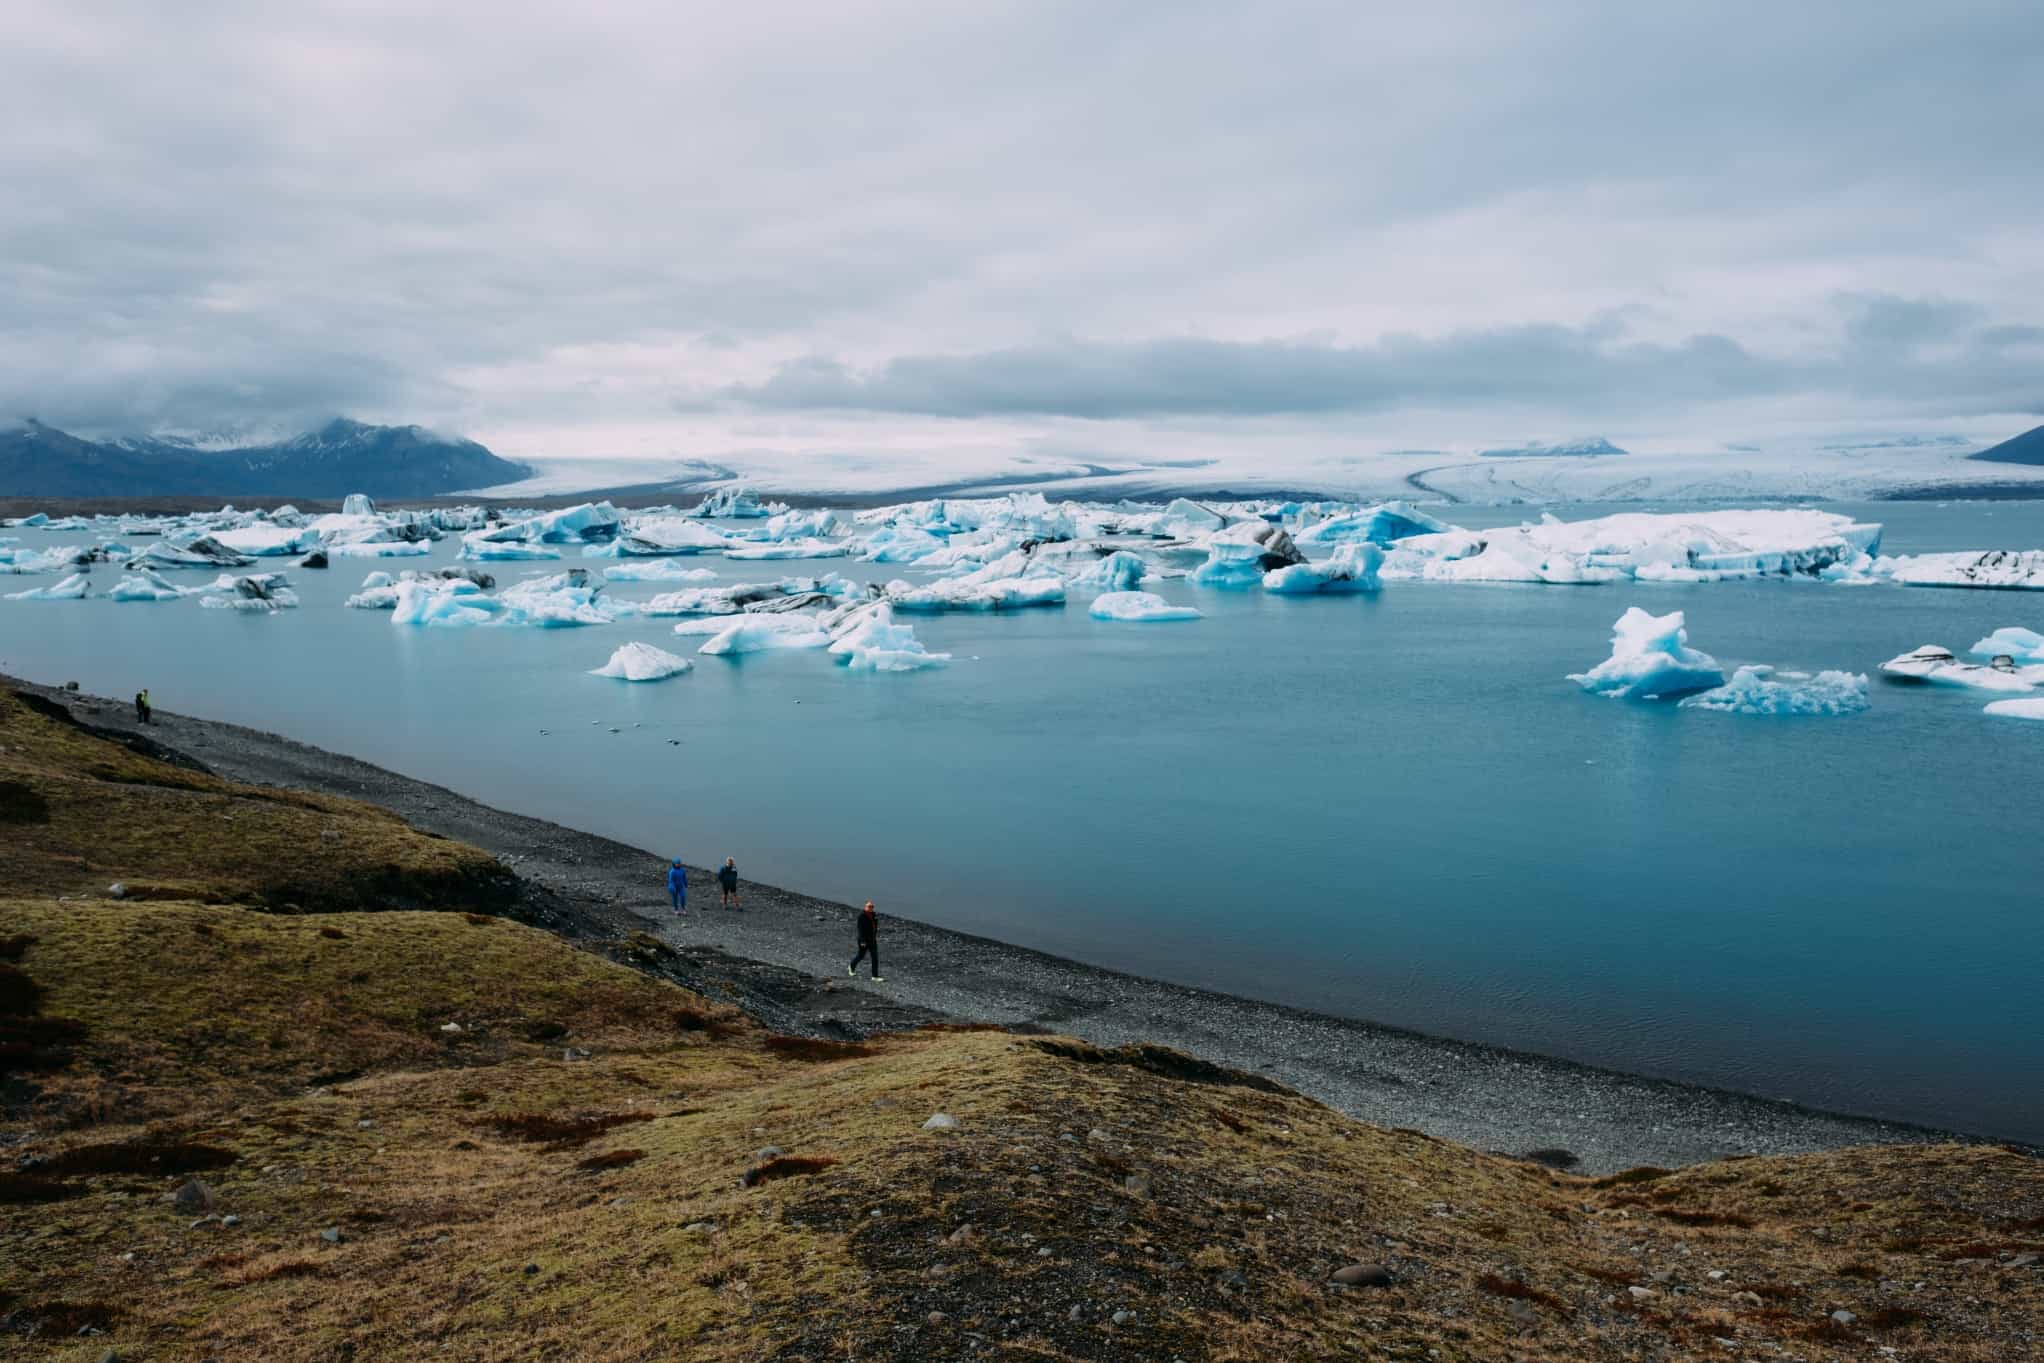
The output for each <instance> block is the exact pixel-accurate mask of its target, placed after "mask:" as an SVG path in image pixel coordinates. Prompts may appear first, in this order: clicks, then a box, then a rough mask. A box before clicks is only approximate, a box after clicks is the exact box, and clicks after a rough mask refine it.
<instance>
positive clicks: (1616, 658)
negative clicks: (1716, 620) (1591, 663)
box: [1569, 606, 1725, 700]
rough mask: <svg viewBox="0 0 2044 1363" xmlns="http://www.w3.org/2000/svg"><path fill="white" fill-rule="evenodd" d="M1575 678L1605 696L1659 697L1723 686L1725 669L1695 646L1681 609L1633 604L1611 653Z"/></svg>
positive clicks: (1618, 626) (1614, 632) (1615, 631)
mask: <svg viewBox="0 0 2044 1363" xmlns="http://www.w3.org/2000/svg"><path fill="white" fill-rule="evenodd" d="M1569 680H1570V681H1572V682H1574V683H1576V684H1577V685H1578V686H1580V687H1582V688H1583V689H1584V690H1585V691H1590V692H1593V693H1595V694H1597V695H1600V696H1611V697H1614V698H1624V699H1634V698H1637V699H1645V700H1659V699H1665V698H1667V697H1670V696H1680V695H1685V694H1687V693H1689V692H1692V691H1704V690H1708V689H1709V688H1711V687H1713V686H1722V685H1723V684H1724V680H1725V672H1724V669H1723V668H1721V667H1719V666H1718V661H1717V659H1715V658H1713V657H1711V656H1710V655H1709V654H1708V653H1704V652H1701V651H1700V650H1697V649H1694V648H1691V647H1689V631H1688V630H1687V629H1685V628H1683V622H1682V612H1681V611H1670V612H1669V613H1668V614H1666V615H1649V614H1647V613H1646V612H1645V611H1643V610H1641V609H1640V608H1639V607H1638V606H1632V607H1628V608H1627V610H1626V612H1625V614H1623V615H1621V616H1619V617H1618V620H1617V623H1615V624H1614V625H1612V627H1611V656H1610V657H1608V658H1606V659H1605V660H1604V661H1603V662H1601V663H1598V664H1597V665H1596V666H1595V667H1593V668H1591V669H1590V670H1589V671H1588V672H1572V673H1570V674H1569Z"/></svg>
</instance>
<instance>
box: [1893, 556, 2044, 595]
mask: <svg viewBox="0 0 2044 1363" xmlns="http://www.w3.org/2000/svg"><path fill="white" fill-rule="evenodd" d="M1882 567H1884V568H1885V569H1886V570H1887V572H1888V575H1889V576H1890V577H1892V578H1894V580H1895V581H1897V582H1899V583H1901V584H1902V585H1903V586H1905V587H1978V588H1985V589H1988V590H1999V591H2039V590H2044V549H2023V550H2015V549H1994V550H1988V551H1986V552H1979V553H1976V552H1974V551H1971V550H1968V551H1967V552H1964V553H1958V554H1912V555H1904V556H1902V557H1899V558H1891V559H1884V560H1882Z"/></svg>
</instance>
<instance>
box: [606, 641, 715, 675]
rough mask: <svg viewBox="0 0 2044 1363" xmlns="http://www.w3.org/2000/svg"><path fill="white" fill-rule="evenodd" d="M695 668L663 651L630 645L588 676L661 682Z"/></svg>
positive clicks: (647, 646) (689, 663)
mask: <svg viewBox="0 0 2044 1363" xmlns="http://www.w3.org/2000/svg"><path fill="white" fill-rule="evenodd" d="M694 666H695V664H694V663H692V662H690V661H689V660H688V659H686V658H678V657H676V656H675V655H674V654H672V653H669V652H668V651H667V650H666V649H664V648H655V647H653V645H651V644H641V643H630V644H626V645H624V646H623V647H622V648H620V649H618V651H617V652H615V653H613V654H611V655H610V661H609V662H607V663H605V664H604V665H603V666H602V667H599V668H596V669H595V670H594V671H593V672H591V673H590V675H591V676H596V677H615V678H617V679H618V680H620V681H630V682H650V681H663V680H665V679H666V678H668V677H678V676H680V675H681V674H682V673H684V672H686V671H688V670H689V669H690V668H692V667H694Z"/></svg>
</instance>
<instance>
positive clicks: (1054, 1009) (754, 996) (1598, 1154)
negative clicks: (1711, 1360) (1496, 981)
mask: <svg viewBox="0 0 2044 1363" xmlns="http://www.w3.org/2000/svg"><path fill="white" fill-rule="evenodd" d="M16 685H18V686H19V687H20V689H23V690H26V691H30V692H35V693H38V694H42V695H45V696H48V697H50V698H52V699H56V700H60V701H63V702H64V703H66V704H69V705H71V706H73V707H74V708H75V709H76V710H77V712H78V713H79V716H80V718H82V719H84V720H85V721H86V722H87V723H90V724H94V725H98V726H102V727H106V728H110V729H119V730H132V729H133V728H134V725H133V716H132V714H131V713H130V711H129V709H128V707H127V706H126V705H123V704H117V703H115V702H111V701H104V700H96V699H92V698H89V697H81V696H78V695H76V694H74V693H65V692H61V691H57V690H54V689H51V688H48V687H43V686H37V685H32V684H26V683H16ZM149 732H150V736H151V737H152V738H154V739H155V740H156V741H157V742H159V743H162V744H165V745H167V746H169V747H172V748H174V749H177V750H178V751H180V752H183V753H185V754H188V755H189V756H191V757H192V758H194V759H196V760H197V761H199V762H201V763H203V764H204V765H206V766H207V767H209V768H211V769H212V770H214V771H216V772H218V773H220V774H222V775H224V776H228V777H231V778H234V779H238V780H243V781H250V782H255V783H260V784H268V785H275V786H281V787H288V788H295V789H304V790H316V791H323V792H328V793H333V794H339V795H346V796H350V797H353V798H356V799H361V800H365V801H369V802H372V803H375V804H379V805H383V806H385V807H387V808H389V809H392V810H394V811H396V812H397V813H399V814H401V815H403V816H404V817H405V818H407V819H408V820H410V821H411V822H412V823H413V824H415V825H416V826H418V827H419V828H422V829H425V830H427V831H430V832H434V833H438V834H441V835H444V836H446V837H450V838H456V839H460V840H462V841H464V842H468V843H471V844H473V845H475V846H477V847H481V848H483V849H485V850H487V851H489V852H491V853H493V854H495V855H496V856H498V857H499V858H500V859H501V860H502V861H504V862H505V863H506V864H508V865H509V866H511V867H512V868H513V869H514V870H516V871H517V872H518V874H519V875H520V876H521V877H524V878H525V880H526V881H527V882H529V883H530V884H531V885H532V886H534V887H535V892H536V893H537V894H538V895H540V896H542V897H543V898H545V899H546V900H547V901H548V902H549V903H550V904H552V905H554V906H555V907H554V910H553V911H552V916H553V918H554V920H555V921H556V923H557V925H558V926H560V927H561V928H562V929H563V930H564V931H566V932H568V933H569V935H571V936H573V935H577V934H600V933H607V934H612V935H616V934H618V933H621V932H623V931H627V930H631V929H642V930H645V931H649V932H653V933H656V934H658V935H659V936H660V937H661V938H662V939H663V940H664V941H666V942H667V943H669V944H670V945H671V946H673V947H674V948H675V949H676V950H677V952H678V958H677V960H676V962H675V965H674V969H675V973H676V975H677V978H680V979H681V980H682V981H683V982H684V983H687V984H689V985H690V986H691V987H694V988H698V989H702V990H704V991H706V992H709V993H712V994H714V995H718V996H721V997H725V998H728V999H731V1000H732V1001H734V1002H737V1003H740V1004H742V1005H743V1006H745V1007H747V1008H748V1009H749V1010H751V1011H753V1012H754V1013H755V1014H758V1015H760V1016H762V1018H763V1020H765V1021H767V1022H768V1023H769V1024H770V1025H773V1026H776V1027H779V1028H782V1029H786V1030H801V1031H807V1032H813V1033H821V1034H838V1035H862V1034H865V1033H867V1032H869V1031H873V1030H877V1029H885V1028H897V1027H904V1026H915V1025H918V1024H920V1023H923V1022H928V1021H934V1020H940V1019H948V1020H953V1021H975V1022H994V1023H1001V1024H1006V1025H1009V1026H1014V1027H1019V1028H1027V1029H1040V1030H1045V1031H1052V1032H1058V1033H1063V1034H1068V1035H1073V1036H1078V1037H1082V1038H1084V1039H1086V1040H1089V1041H1093V1042H1096V1043H1099V1044H1104V1045H1115V1044H1121V1043H1125V1042H1133V1041H1151V1042H1157V1043H1161V1044H1164V1045H1168V1046H1172V1047H1176V1048H1178V1049H1181V1050H1184V1051H1188V1052H1191V1053H1193V1054H1195V1055H1198V1056H1201V1057H1203V1058H1205V1059H1208V1060H1211V1061H1214V1062H1217V1063H1219V1064H1223V1065H1227V1066H1230V1067H1233V1068H1237V1069H1242V1070H1248V1071H1254V1072H1257V1073H1261V1074H1264V1075H1267V1076H1269V1077H1270V1078H1272V1079H1274V1080H1276V1081H1278V1082H1280V1083H1283V1084H1286V1085H1289V1086H1291V1087H1293V1088H1295V1089H1298V1090H1299V1091H1301V1092H1303V1093H1306V1094H1308V1095H1310V1096H1312V1097H1315V1098H1317V1099H1320V1100H1321V1101H1323V1102H1326V1103H1328V1104H1330V1105H1332V1106H1334V1107H1337V1108H1340V1109H1341V1110H1343V1111H1345V1112H1349V1113H1352V1114H1354V1115H1356V1116H1358V1117H1361V1118H1363V1119H1365V1120H1367V1121H1371V1122H1374V1123H1377V1124H1379V1125H1382V1126H1387V1127H1404V1128H1412V1129H1416V1130H1419V1131H1423V1132H1426V1133H1428V1134H1430V1135H1433V1136H1438V1137H1442V1138H1445V1139H1448V1140H1453V1141H1458V1142H1462V1143H1466V1144H1469V1145H1473V1146H1477V1147H1479V1148H1482V1149H1487V1150H1494V1151H1500V1152H1504V1153H1507V1154H1514V1155H1537V1156H1538V1157H1539V1158H1542V1159H1543V1160H1547V1161H1550V1162H1553V1163H1555V1164H1557V1165H1561V1166H1565V1167H1570V1168H1573V1169H1576V1170H1578V1171H1581V1172H1588V1173H1596V1172H1606V1171H1611V1170H1616V1169H1620V1168H1624V1167H1627V1166H1632V1165H1640V1164H1654V1165H1663V1166H1675V1165H1682V1164H1688V1163H1694V1162H1697V1161H1701V1160H1707V1159H1714V1158H1721V1157H1723V1156H1727V1155H1747V1154H1751V1155H1759V1154H1781V1153H1792V1152H1798V1151H1809V1150H1821V1149H1828V1148H1835V1147H1840V1146H1848V1145H1868V1144H1882V1143H1895V1142H1924V1141H1931V1140H1940V1139H1951V1135H1950V1133H1945V1132H1934V1131H1929V1130H1925V1129H1922V1128H1916V1127H1909V1126H1902V1125H1897V1124H1893V1123H1886V1122H1879V1121H1874V1120H1869V1119H1863V1118H1855V1117H1849V1116H1841V1115H1836V1114H1829V1113H1822V1112H1816V1111H1811V1110H1808V1109H1804V1108H1800V1107H1797V1106H1794V1105H1792V1104H1786V1103H1779V1102H1773V1101H1768V1100H1764V1099H1759V1098H1753V1097H1748V1096H1744V1095H1740V1094H1733V1093H1727V1092H1722V1091H1717V1090H1710V1089H1702V1088H1695V1087H1690V1086H1686V1085H1682V1084H1675V1083H1669V1082H1664V1081H1660V1080H1653V1079H1645V1078H1640V1077H1636V1076H1630V1075H1623V1074H1617V1073H1613V1072H1610V1071H1605V1070H1598V1069H1593V1068H1590V1067H1587V1066H1582V1065H1577V1064H1572V1063H1569V1062H1566V1061H1558V1060H1552V1059H1547V1058H1543V1057H1538V1056H1533V1055H1528V1054H1522V1053H1517V1052H1512V1051H1507V1050H1501V1049H1497V1048H1493V1047H1487V1046H1479V1045H1471V1044H1467V1043H1462V1042H1457V1041H1451V1040H1446V1039H1441V1038H1436V1037H1429V1036H1422V1035H1418V1034H1415V1033H1411V1032H1406V1031H1401V1030H1397V1029H1393V1028H1387V1027H1380V1026H1375V1025H1372V1024H1369V1023H1364V1022H1356V1021H1349V1020H1345V1019H1339V1018H1333V1017H1328V1016H1324V1015H1320V1014H1315V1013H1309V1012H1304V1011H1301V1010H1297V1009H1290V1008H1284V1007H1280V1006H1275V1005H1271V1004H1265V1003H1259V1002H1254V1001H1251V1000H1245V999H1240V998H1234V997H1230V996H1227V995H1222V994H1217V993H1211V992H1207V991H1204V990H1197V989H1189V988H1184V987H1181V986H1178V985H1173V984H1168V983H1164V982H1160V981H1155V980H1148V979H1142V978H1138V977H1135V976H1131V975H1126V974H1121V973H1118V972H1115V971H1109V970H1102V969H1098V968H1095V967H1092V966H1087V965H1084V964H1081V963H1078V962H1074V961H1068V960H1062V959H1059V958H1056V957H1052V956H1048V955H1044V954H1042V953H1039V952H1034V951H1029V950H1026V949H1023V948H1018V947H1013V946H1009V945H1006V944H1003V943H999V942H993V941H989V940H987V939H984V938H980V937H973V936H969V935H966V934H962V933H957V932H951V931H948V930H946V929H943V928H938V927H933V926H930V925H928V924H923V923H918V922H913V921H910V920H907V919H900V918H894V917H890V916H887V915H886V906H885V905H882V906H881V912H882V915H883V923H882V930H881V944H882V951H883V954H884V956H885V959H886V980H885V983H884V984H881V985H877V986H876V985H872V984H870V983H869V982H868V981H866V979H865V978H864V975H863V971H862V974H861V976H860V978H859V980H858V981H856V982H854V981H852V980H848V979H847V978H846V977H845V974H844V969H845V962H846V960H847V959H848V958H849V956H850V954H851V951H852V946H853V916H854V914H853V909H852V908H850V907H848V906H846V905H842V904H836V903H832V902H829V901H826V900H821V899H816V898H812V897H810V896H807V895H802V894H798V893H795V892H792V891H787V890H780V889H776V888H773V887H771V886H768V885H763V884H759V883H755V882H752V881H750V880H747V881H746V882H745V884H744V886H743V893H744V912H742V913H732V912H727V911H724V910H722V909H720V908H718V907H716V903H717V899H718V895H717V892H716V885H715V882H714V881H713V880H712V879H711V876H710V872H709V870H708V869H706V868H690V873H689V903H690V909H689V913H688V915H687V916H686V917H684V918H679V919H677V918H675V917H673V916H672V915H671V914H670V913H669V909H668V904H667V898H666V894H665V891H664V889H663V880H664V873H665V867H666V863H665V861H664V860H663V859H662V858H660V857H658V856H656V855H654V854H652V853H649V852H646V851H643V850H641V849H639V848H634V847H627V846H624V845H623V844H620V843H616V842H613V841H610V840H608V839H606V838H602V837H598V836H596V835H593V834H590V833H585V832H579V831H577V830H574V829H569V828H564V827H561V826H559V825H555V824H550V823H545V822H542V821H540V820H536V819H530V818H526V817H523V816H520V815H516V814H510V813H506V812H504V811H501V810H496V809H491V808H489V807H488V806H486V805H483V804H480V803H478V802H476V801H474V800H471V799H469V798H467V797H465V796H462V795H459V794H456V793H455V792H453V791H450V790H446V789H443V788H441V787H438V786H434V785H430V784H427V783H425V782H422V781H416V780H412V779H410V778H407V777H404V776H400V775H397V774H395V773H393V772H389V771H386V770H383V769H381V768H378V767H374V766H371V765H369V764H367V763H363V762H358V761H356V760H354V759H352V758H348V757H345V756H341V755H338V754H334V753H329V752H324V751H322V750H320V749H317V748H312V747H308V746H306V745H304V744H300V743H295V742H292V741H291V740H290V739H288V738H284V737H281V736H278V735H275V734H268V733H261V732H257V731H255V730H251V729H245V728H241V727H238V726H234V725H230V724H223V723H218V722H214V721H208V720H200V719H192V718H188V717H184V716H180V715H174V714H170V713H166V712H162V711H159V712H158V714H157V723H156V724H155V725H154V726H153V727H152V729H151V730H150V731H149ZM758 869H761V868H758V867H751V866H748V867H742V868H741V870H742V871H745V872H751V871H754V870H758Z"/></svg>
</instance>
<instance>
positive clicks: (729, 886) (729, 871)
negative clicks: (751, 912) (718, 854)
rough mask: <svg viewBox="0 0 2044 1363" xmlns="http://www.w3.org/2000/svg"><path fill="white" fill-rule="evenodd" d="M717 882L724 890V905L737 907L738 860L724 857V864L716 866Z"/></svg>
mask: <svg viewBox="0 0 2044 1363" xmlns="http://www.w3.org/2000/svg"><path fill="white" fill-rule="evenodd" d="M717 884H718V886H719V887H721V888H722V889H723V891H724V907H725V908H727V909H735V908H738V862H737V861H736V860H734V859H733V858H731V857H726V858H724V864H723V865H722V866H719V867H718V868H717Z"/></svg>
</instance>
